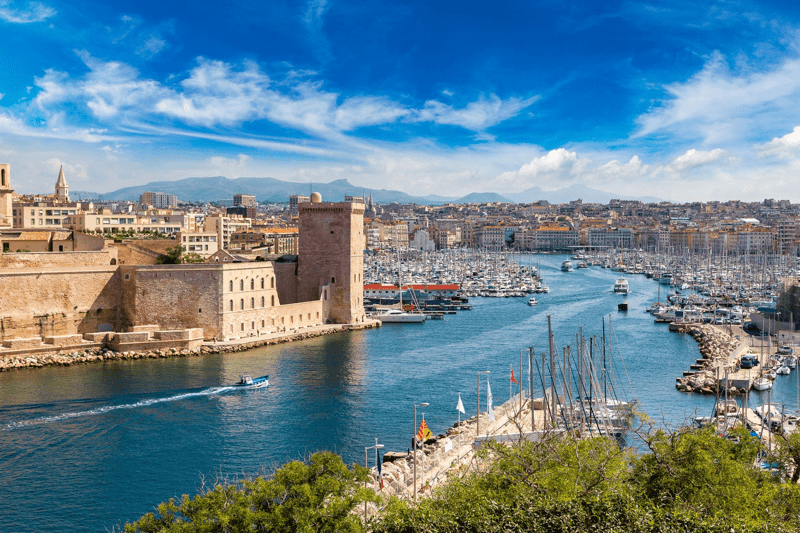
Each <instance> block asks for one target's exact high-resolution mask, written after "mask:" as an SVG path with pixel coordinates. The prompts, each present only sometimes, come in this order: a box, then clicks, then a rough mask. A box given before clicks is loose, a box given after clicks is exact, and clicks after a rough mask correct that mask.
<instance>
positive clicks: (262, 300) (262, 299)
mask: <svg viewBox="0 0 800 533" xmlns="http://www.w3.org/2000/svg"><path fill="white" fill-rule="evenodd" d="M261 307H264V297H263V296H262V297H261Z"/></svg>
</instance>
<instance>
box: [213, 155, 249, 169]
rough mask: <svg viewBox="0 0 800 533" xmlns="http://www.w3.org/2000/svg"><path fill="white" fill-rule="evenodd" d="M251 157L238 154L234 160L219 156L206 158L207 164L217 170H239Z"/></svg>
mask: <svg viewBox="0 0 800 533" xmlns="http://www.w3.org/2000/svg"><path fill="white" fill-rule="evenodd" d="M251 160H252V157H250V156H249V155H245V154H239V155H238V156H237V157H235V158H230V157H223V156H219V155H215V156H211V157H209V158H208V160H207V161H208V164H209V165H211V166H213V167H218V168H241V167H244V166H245V165H246V164H247V162H248V161H251Z"/></svg>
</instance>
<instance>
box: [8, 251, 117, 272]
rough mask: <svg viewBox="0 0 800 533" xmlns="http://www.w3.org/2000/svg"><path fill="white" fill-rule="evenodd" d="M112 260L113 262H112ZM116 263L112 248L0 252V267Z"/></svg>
mask: <svg viewBox="0 0 800 533" xmlns="http://www.w3.org/2000/svg"><path fill="white" fill-rule="evenodd" d="M112 261H113V263H112ZM112 264H114V265H115V264H117V251H116V250H114V249H105V250H98V251H93V252H30V253H18V254H17V253H5V254H0V268H3V269H6V268H54V267H83V266H99V265H112Z"/></svg>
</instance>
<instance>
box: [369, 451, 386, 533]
mask: <svg viewBox="0 0 800 533" xmlns="http://www.w3.org/2000/svg"><path fill="white" fill-rule="evenodd" d="M383 446H384V445H383V444H378V437H375V446H365V447H364V468H369V464H368V462H367V461H368V458H367V451H368V450H375V467H376V468H377V466H378V450H379V449H381V448H383ZM364 488H367V481H366V480H364ZM366 527H367V500H364V528H366Z"/></svg>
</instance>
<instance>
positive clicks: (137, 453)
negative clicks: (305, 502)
mask: <svg viewBox="0 0 800 533" xmlns="http://www.w3.org/2000/svg"><path fill="white" fill-rule="evenodd" d="M563 259H564V256H563V255H562V256H559V255H540V256H539V255H536V256H530V255H522V256H518V258H517V259H515V261H517V262H521V263H522V265H523V266H526V267H528V269H527V272H528V278H532V275H531V272H532V270H531V269H532V268H536V269H537V274H538V275H539V276H541V278H543V279H546V280H547V286H548V287H549V288H550V289H551V290H550V292H549V293H537V295H536V298H537V301H538V305H537V306H535V307H531V306H529V305H528V298H530V296H529V295H528V293H525V296H524V297H506V298H496V297H494V298H490V297H485V298H484V297H470V298H469V302H468V303H469V305H471V306H472V309H471V310H470V311H465V312H461V311H459V312H457V313H456V314H447V315H444V319H443V320H440V321H435V322H430V323H427V324H423V325H422V326H416V325H409V326H404V325H399V326H396V327H390V326H388V325H387V326H385V327H381V328H377V329H371V330H362V331H350V332H343V333H340V334H337V335H330V336H326V337H317V338H309V339H306V340H302V341H298V342H295V343H290V344H282V345H272V346H263V347H259V348H255V349H252V350H247V351H240V352H235V353H219V354H209V355H205V356H202V357H190V358H164V359H162V358H157V359H147V360H120V361H108V362H103V363H95V364H91V365H78V366H69V367H61V366H52V367H47V368H40V369H34V370H24V371H16V372H5V373H2V374H0V482H2V483H3V486H4V487H6V497H5V498H3V499H2V500H0V530H3V531H15V532H22V533H25V532H28V531H30V532H33V531H41V530H69V531H97V530H104V529H106V528H108V529H110V528H111V527H113V526H114V525H116V524H118V523H119V522H120V521H124V520H131V519H134V518H138V517H139V516H141V515H142V514H144V513H146V512H148V511H150V510H152V508H153V506H154V505H155V504H157V503H159V502H161V501H165V500H166V499H168V498H170V497H175V496H180V494H183V493H186V494H194V493H195V492H197V490H198V488H199V487H200V484H201V479H202V478H203V477H204V478H205V479H210V478H214V477H215V476H226V477H231V476H241V475H242V474H243V473H245V474H257V473H260V472H261V471H262V469H266V470H267V471H269V469H270V468H271V467H272V466H275V465H277V464H282V463H285V462H287V461H289V460H292V459H296V458H302V457H303V456H305V455H306V454H308V453H310V452H313V451H317V450H323V449H326V450H332V451H335V452H337V453H339V454H341V455H342V456H343V457H344V459H345V461H346V462H349V463H351V462H361V461H363V447H364V446H365V445H372V443H373V442H374V439H375V438H378V439H379V442H380V443H381V444H384V445H385V450H386V451H394V452H397V453H400V454H402V455H406V454H407V453H408V452H409V448H410V442H411V440H410V439H411V435H413V434H414V433H415V432H416V430H417V427H416V424H415V422H414V420H413V406H414V405H415V404H419V403H422V402H425V403H429V406H427V407H425V408H423V409H421V410H420V413H419V415H420V416H423V415H424V418H425V420H426V422H427V425H428V426H429V427H430V429H431V431H432V432H433V434H434V435H436V436H438V435H446V434H447V431H448V429H449V428H452V426H453V425H454V424H456V423H457V420H458V415H459V414H460V413H458V412H457V411H456V409H455V407H456V403H457V401H458V397H459V393H461V398H462V399H463V403H464V407H465V408H466V412H467V414H466V415H463V416H464V419H469V418H470V417H473V416H475V413H476V409H477V406H476V404H477V396H476V373H477V372H484V371H487V370H488V371H490V373H489V374H488V375H484V376H482V378H481V389H482V390H481V395H482V396H481V406H482V407H481V410H482V411H484V412H485V410H486V389H485V387H486V379H487V376H488V379H489V382H490V383H491V387H492V390H493V392H494V395H495V396H494V401H495V405H497V406H498V407H499V406H501V405H503V404H505V403H507V402H508V400H509V387H508V384H509V378H510V376H509V366H510V365H513V367H514V373H515V375H516V377H517V379H518V380H519V381H521V382H522V383H523V388H524V389H528V388H529V380H530V373H529V371H528V367H529V363H528V359H527V356H528V353H529V350H530V349H531V347H532V348H533V353H534V354H535V355H536V358H535V363H534V367H536V364H537V363H538V364H539V365H540V366H541V357H542V354H543V353H544V354H546V355H547V357H548V358H549V351H550V350H549V346H550V341H549V336H548V319H547V317H548V315H550V321H551V329H552V332H553V335H554V345H555V346H556V347H558V349H559V352H558V353H559V354H560V355H559V357H563V349H565V348H567V347H570V346H571V347H572V348H571V352H570V353H571V354H572V355H571V358H572V360H573V361H574V362H573V364H572V369H573V372H574V373H575V375H577V372H578V368H579V366H580V365H578V359H576V355H577V354H578V350H577V348H576V347H577V346H578V344H579V343H577V342H576V336H578V335H579V334H580V332H581V330H582V332H583V338H584V339H587V340H588V339H595V338H597V339H599V338H601V337H602V336H603V329H604V324H605V330H606V331H605V338H606V345H607V347H608V348H607V354H608V352H609V351H610V352H611V354H610V355H611V357H609V358H608V359H607V363H608V362H609V360H610V361H611V363H612V364H613V367H612V368H611V369H608V368H607V370H606V371H605V376H606V377H607V378H608V379H611V375H610V374H611V371H613V374H614V377H613V379H614V383H615V390H616V396H614V397H612V396H611V395H610V394H609V395H607V396H605V397H606V398H607V399H609V400H610V399H614V400H615V401H621V402H634V401H636V402H638V408H639V409H641V410H642V411H643V412H645V413H647V414H648V415H649V416H650V417H651V418H652V419H653V420H654V421H655V422H656V423H657V424H659V425H666V426H669V427H677V426H679V425H686V424H691V423H692V421H693V420H694V419H695V418H696V417H698V416H711V415H712V413H713V412H714V406H715V403H716V399H715V395H714V394H686V393H684V392H680V391H678V390H677V389H676V388H675V379H676V376H681V375H682V373H683V372H684V371H686V370H688V369H689V366H690V365H691V364H693V363H694V362H695V361H696V360H697V359H698V357H699V355H698V354H699V346H698V343H697V341H696V340H695V339H694V338H693V337H691V336H690V335H685V334H680V333H676V332H671V331H669V328H668V327H667V326H666V325H663V324H657V323H654V321H653V316H652V315H651V314H649V313H647V312H645V310H646V309H648V308H650V307H651V305H652V304H653V302H656V301H657V299H658V294H659V284H658V283H656V282H655V280H653V279H648V278H647V277H646V276H645V275H638V276H633V275H631V276H630V277H628V280H629V283H630V285H631V293H630V294H628V295H627V297H626V298H625V300H626V303H627V304H628V305H629V311H628V312H627V313H620V312H618V311H617V305H618V304H619V301H620V297H619V296H618V295H615V294H613V292H612V291H610V290H609V288H610V287H612V286H613V284H614V282H615V280H616V279H618V278H619V274H618V273H617V272H615V271H613V270H612V269H605V268H602V267H601V266H600V265H592V266H590V267H589V268H586V269H578V270H575V271H573V272H569V273H566V272H562V271H561V268H560V265H561V262H562V261H563ZM491 261H492V262H497V264H500V262H501V259H496V258H493V259H492V260H491ZM520 270H522V269H521V268H520ZM365 280H367V278H366V277H365ZM395 280H396V277H395ZM368 281H369V280H368ZM386 281H387V283H391V280H389V279H387V280H386ZM425 281H432V280H422V279H418V280H415V283H416V282H419V283H423V282H425ZM441 281H443V282H444V281H449V280H446V279H442V280H441ZM660 288H661V291H662V293H661V294H662V297H661V300H662V301H665V297H664V296H665V294H664V292H663V290H664V286H661V287H660ZM590 344H591V345H593V346H594V348H592V351H593V354H594V357H595V358H594V361H602V358H601V357H599V356H598V354H601V353H602V351H596V350H597V347H598V346H601V345H602V343H598V342H597V341H589V342H587V343H586V346H587V347H588V346H589V345H590ZM609 348H610V350H609ZM586 352H588V349H587V350H586ZM521 355H522V356H523V365H522V366H523V368H522V369H520V368H519V361H520V356H521ZM584 360H585V361H589V360H590V358H589V357H588V355H586V356H585V359H584ZM586 368H587V373H586V374H584V375H585V376H587V378H586V380H585V381H584V383H587V384H588V383H594V384H593V385H591V387H592V390H593V391H597V390H598V387H599V389H602V383H603V377H604V372H603V371H602V370H601V369H602V368H603V367H602V363H600V364H598V365H597V367H596V368H595V371H594V373H589V372H588V368H589V365H586ZM267 372H268V373H269V375H270V385H269V387H264V388H260V389H256V390H253V391H252V392H251V393H248V394H231V391H233V390H234V387H230V386H227V385H230V384H231V383H234V382H235V381H237V380H238V379H239V378H240V376H241V375H242V374H250V375H251V376H253V375H261V374H262V373H264V374H265V373H267ZM545 375H546V376H548V375H550V374H549V373H545ZM556 375H560V374H559V373H558V372H556ZM590 375H593V376H597V379H596V378H594V377H591V378H590V377H589V376H590ZM797 375H798V374H797V373H796V372H792V374H791V375H789V376H780V375H778V376H777V377H776V378H775V380H774V382H773V388H772V389H771V390H770V391H765V392H758V391H751V392H750V394H749V398H748V400H749V401H748V405H749V408H755V407H757V406H759V405H761V404H763V403H780V404H782V405H784V406H785V407H784V412H795V411H796V410H797V400H796V388H795V380H796V376H797ZM534 376H535V377H536V380H540V379H541V378H540V376H541V374H540V373H534ZM595 379H596V381H595ZM606 382H608V381H606ZM226 386H227V387H226ZM586 386H587V387H588V385H586ZM514 389H516V385H514ZM541 391H542V385H541V383H537V382H535V383H534V394H533V396H534V398H540V397H542V396H543V395H542V392H541ZM577 391H578V389H577V388H573V389H572V394H571V396H572V397H573V398H575V397H578V396H579V394H578V392H577ZM511 393H512V394H511V396H514V395H516V394H518V392H517V391H516V390H512V391H511ZM768 395H769V396H770V400H769V401H767V396H768ZM595 397H597V394H595ZM601 397H602V396H601ZM565 401H566V400H565ZM740 401H741V399H740ZM589 405H591V404H589ZM585 406H586V404H583V402H576V403H573V411H572V413H573V414H571V415H570V419H571V420H574V421H575V422H576V423H578V424H580V421H581V417H582V416H583V413H584V412H589V411H595V410H596V411H597V412H599V413H603V412H604V411H603V409H602V408H601V407H600V404H598V405H597V407H596V408H595V406H594V405H592V406H591V409H585ZM536 413H540V411H538V410H536ZM498 414H500V412H499V411H498ZM604 416H605V415H602V414H601V417H600V419H601V420H602V419H603V417H604ZM584 420H585V419H584ZM589 420H591V419H589ZM417 422H419V420H417ZM593 425H594V426H595V427H596V426H597V424H596V423H593ZM612 425H613V424H606V426H607V427H610V426H612ZM587 426H589V424H587ZM601 427H603V426H601ZM481 428H482V430H481V434H483V433H484V432H485V431H487V428H489V426H488V424H487V425H486V426H484V421H482V422H481ZM493 431H494V430H493ZM498 431H499V432H500V433H502V431H504V430H498ZM462 437H463V438H464V439H465V440H466V434H464V435H462ZM444 446H445V444H444V442H442V447H444ZM427 467H428V468H430V467H431V465H430V464H428V466H427ZM398 468H400V467H399V466H398ZM55 469H57V470H58V471H59V472H60V475H59V476H52V475H50V474H49V473H50V472H52V471H54V470H55ZM164 471H169V472H170V476H164V475H163V472H164ZM426 475H427V476H431V475H432V472H427V474H426ZM86 501H94V502H97V505H96V506H93V507H92V509H91V511H90V512H87V509H86V506H85V502H86ZM22 506H27V509H29V511H28V512H26V513H25V516H21V515H20V513H18V512H17V511H16V509H19V508H21V507H22ZM78 517H80V519H78Z"/></svg>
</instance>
